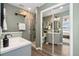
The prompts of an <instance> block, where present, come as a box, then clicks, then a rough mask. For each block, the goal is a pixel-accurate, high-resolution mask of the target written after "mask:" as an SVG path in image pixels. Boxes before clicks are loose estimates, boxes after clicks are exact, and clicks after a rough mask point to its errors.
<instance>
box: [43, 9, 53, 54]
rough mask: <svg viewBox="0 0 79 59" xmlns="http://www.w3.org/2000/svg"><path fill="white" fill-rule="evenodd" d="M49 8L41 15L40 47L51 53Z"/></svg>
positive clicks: (50, 17)
mask: <svg viewBox="0 0 79 59" xmlns="http://www.w3.org/2000/svg"><path fill="white" fill-rule="evenodd" d="M48 13H51V10H48V11H45V12H43V16H42V41H43V42H42V49H43V50H44V51H45V52H46V53H48V54H49V55H52V45H53V44H52V22H51V21H52V15H49V14H48Z"/></svg>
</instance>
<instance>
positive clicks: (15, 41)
mask: <svg viewBox="0 0 79 59" xmlns="http://www.w3.org/2000/svg"><path fill="white" fill-rule="evenodd" d="M29 44H30V45H31V42H30V41H28V40H26V39H24V38H21V37H12V38H9V46H8V47H5V48H3V46H2V44H1V51H0V54H3V53H6V52H9V51H12V50H15V49H17V48H20V47H24V46H26V45H29Z"/></svg>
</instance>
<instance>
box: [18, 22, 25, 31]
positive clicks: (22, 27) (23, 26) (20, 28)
mask: <svg viewBox="0 0 79 59" xmlns="http://www.w3.org/2000/svg"><path fill="white" fill-rule="evenodd" d="M18 26H19V30H25V29H26V27H25V24H24V23H19V24H18Z"/></svg>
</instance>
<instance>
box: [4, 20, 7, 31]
mask: <svg viewBox="0 0 79 59" xmlns="http://www.w3.org/2000/svg"><path fill="white" fill-rule="evenodd" d="M3 30H7V23H6V19H4V22H3Z"/></svg>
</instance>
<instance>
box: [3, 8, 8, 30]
mask: <svg viewBox="0 0 79 59" xmlns="http://www.w3.org/2000/svg"><path fill="white" fill-rule="evenodd" d="M3 30H7V23H6V9H5V8H4V21H3Z"/></svg>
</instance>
